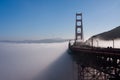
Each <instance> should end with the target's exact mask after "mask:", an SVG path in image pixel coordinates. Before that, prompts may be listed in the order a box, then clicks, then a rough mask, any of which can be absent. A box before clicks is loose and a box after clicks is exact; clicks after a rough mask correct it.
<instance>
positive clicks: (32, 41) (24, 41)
mask: <svg viewBox="0 0 120 80" xmlns="http://www.w3.org/2000/svg"><path fill="white" fill-rule="evenodd" d="M68 40H69V39H61V38H55V39H41V40H21V41H18V40H16V41H14V40H0V42H4V43H55V42H65V41H68Z"/></svg>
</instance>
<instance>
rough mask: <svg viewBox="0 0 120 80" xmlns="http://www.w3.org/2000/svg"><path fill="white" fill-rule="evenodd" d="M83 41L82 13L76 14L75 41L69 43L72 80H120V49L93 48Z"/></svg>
mask: <svg viewBox="0 0 120 80" xmlns="http://www.w3.org/2000/svg"><path fill="white" fill-rule="evenodd" d="M91 41H92V45H88V44H86V42H84V40H83V21H82V13H76V23H75V40H74V42H72V41H69V54H70V55H71V56H72V59H73V69H74V72H73V77H74V80H120V49H117V48H110V47H109V48H103V47H94V46H93V38H91Z"/></svg>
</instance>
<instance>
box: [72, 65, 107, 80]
mask: <svg viewBox="0 0 120 80" xmlns="http://www.w3.org/2000/svg"><path fill="white" fill-rule="evenodd" d="M74 65H76V67H74V70H75V71H77V75H74V80H109V79H108V78H109V76H108V75H107V74H104V73H103V72H100V71H98V70H96V69H93V68H91V67H89V66H83V65H81V64H80V63H76V64H74Z"/></svg>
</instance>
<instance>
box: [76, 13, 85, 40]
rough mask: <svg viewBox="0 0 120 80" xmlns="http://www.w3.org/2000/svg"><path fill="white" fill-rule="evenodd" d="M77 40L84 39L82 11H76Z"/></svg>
mask: <svg viewBox="0 0 120 80" xmlns="http://www.w3.org/2000/svg"><path fill="white" fill-rule="evenodd" d="M75 41H83V23H82V13H76V23H75Z"/></svg>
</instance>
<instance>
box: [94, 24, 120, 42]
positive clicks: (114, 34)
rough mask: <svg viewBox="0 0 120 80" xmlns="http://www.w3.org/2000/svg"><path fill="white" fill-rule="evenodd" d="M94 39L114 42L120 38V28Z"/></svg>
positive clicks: (98, 35) (95, 36) (96, 36)
mask: <svg viewBox="0 0 120 80" xmlns="http://www.w3.org/2000/svg"><path fill="white" fill-rule="evenodd" d="M93 37H94V38H99V39H103V40H112V39H118V38H120V26H118V27H116V28H114V29H112V30H110V31H106V32H103V33H100V34H97V35H94V36H93Z"/></svg>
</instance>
